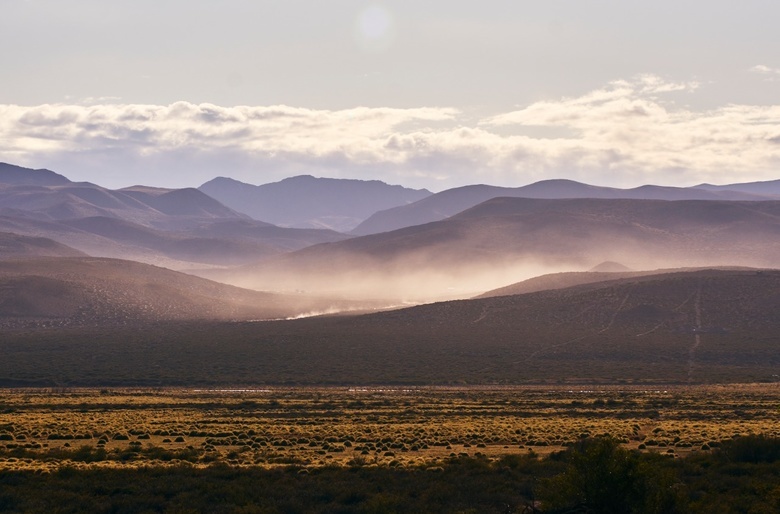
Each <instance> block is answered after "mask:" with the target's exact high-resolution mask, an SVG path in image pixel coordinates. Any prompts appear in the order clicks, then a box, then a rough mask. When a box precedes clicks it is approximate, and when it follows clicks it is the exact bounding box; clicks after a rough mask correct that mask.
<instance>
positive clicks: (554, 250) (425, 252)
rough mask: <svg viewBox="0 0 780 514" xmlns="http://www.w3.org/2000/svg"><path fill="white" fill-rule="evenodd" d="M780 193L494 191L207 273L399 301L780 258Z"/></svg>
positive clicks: (774, 262) (773, 262) (252, 283)
mask: <svg viewBox="0 0 780 514" xmlns="http://www.w3.org/2000/svg"><path fill="white" fill-rule="evenodd" d="M779 259H780V202H769V201H768V202H733V201H660V200H601V199H569V200H539V199H527V198H495V199H492V200H489V201H487V202H484V203H482V204H480V205H478V206H476V207H473V208H471V209H468V210H466V211H464V212H462V213H460V214H458V215H455V216H452V217H450V218H448V219H446V220H442V221H438V222H433V223H428V224H425V225H418V226H413V227H407V228H404V229H400V230H396V231H392V232H386V233H380V234H373V235H369V236H363V237H357V238H353V239H349V240H346V241H342V242H338V243H330V244H324V245H315V246H311V247H308V248H305V249H303V250H300V251H297V252H293V253H290V254H285V255H282V256H280V257H278V258H274V259H270V260H268V261H265V262H263V263H260V264H258V265H251V266H246V267H243V268H237V269H233V270H225V271H217V272H215V273H214V274H212V275H208V276H209V277H213V278H214V279H218V280H225V281H228V282H231V283H241V284H245V285H246V286H249V287H253V288H258V289H265V290H277V289H278V290H283V289H285V288H295V289H302V290H307V291H315V292H318V293H319V294H325V293H326V292H327V293H335V292H338V293H340V294H350V295H357V296H361V297H385V298H396V299H399V300H404V299H405V300H414V301H430V300H432V299H437V298H438V299H444V298H447V297H449V298H456V297H460V298H463V297H467V296H473V295H475V294H478V293H481V292H484V291H486V290H490V289H493V288H496V287H500V286H504V285H506V284H510V283H514V282H516V281H517V280H518V279H524V278H530V277H532V276H536V275H540V274H543V273H550V272H556V271H564V270H577V269H583V270H584V269H589V268H591V267H592V266H593V265H594V264H596V263H599V262H603V261H609V260H612V261H619V262H626V263H628V264H630V265H631V267H632V268H634V269H657V268H673V267H700V266H716V265H718V266H720V265H743V266H752V267H775V266H778V265H780V262H778V260H779Z"/></svg>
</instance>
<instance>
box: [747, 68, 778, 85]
mask: <svg viewBox="0 0 780 514" xmlns="http://www.w3.org/2000/svg"><path fill="white" fill-rule="evenodd" d="M749 71H750V72H751V73H757V74H759V75H763V76H764V81H765V82H777V81H778V80H780V68H771V67H769V66H766V65H765V64H758V65H756V66H753V67H752V68H750V70H749Z"/></svg>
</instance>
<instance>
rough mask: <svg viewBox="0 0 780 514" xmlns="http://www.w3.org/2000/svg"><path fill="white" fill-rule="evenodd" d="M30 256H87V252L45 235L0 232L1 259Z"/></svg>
mask: <svg viewBox="0 0 780 514" xmlns="http://www.w3.org/2000/svg"><path fill="white" fill-rule="evenodd" d="M30 257H86V254H84V253H83V252H80V251H78V250H75V249H73V248H71V247H69V246H65V245H63V244H60V243H58V242H56V241H52V240H51V239H47V238H45V237H28V236H20V235H18V234H12V233H8V232H0V260H8V259H22V258H30Z"/></svg>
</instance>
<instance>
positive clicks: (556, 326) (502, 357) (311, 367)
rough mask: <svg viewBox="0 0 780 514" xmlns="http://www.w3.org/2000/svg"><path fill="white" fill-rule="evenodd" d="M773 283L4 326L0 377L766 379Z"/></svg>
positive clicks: (729, 280)
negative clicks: (228, 318)
mask: <svg viewBox="0 0 780 514" xmlns="http://www.w3.org/2000/svg"><path fill="white" fill-rule="evenodd" d="M779 292H780V272H779V271H772V270H764V271H757V270H699V271H695V272H679V273H668V274H660V275H653V276H647V277H643V278H641V279H635V278H628V279H622V280H616V281H615V280H613V281H609V282H604V283H602V284H590V285H586V286H577V287H569V288H565V289H558V290H550V291H540V292H536V293H530V294H523V295H514V296H502V297H495V298H485V299H479V300H461V301H451V302H443V303H435V304H429V305H423V306H418V307H412V308H407V309H401V310H396V311H390V312H382V313H375V314H368V315H362V316H341V317H325V318H322V317H315V318H307V319H300V320H294V321H272V322H253V323H252V322H250V323H215V322H202V321H201V322H188V323H170V322H168V323H147V324H144V325H143V327H129V328H122V327H114V328H111V327H92V328H90V327H86V328H84V327H82V328H78V327H76V328H63V329H58V330H56V331H55V330H37V331H30V330H25V331H20V330H6V331H5V332H4V338H3V340H2V341H0V352H2V354H3V356H4V358H3V359H2V360H0V380H2V381H4V382H6V383H15V384H24V383H39V384H40V383H44V384H45V383H56V384H59V385H231V386H238V385H248V386H251V385H260V384H277V385H282V384H284V385H323V384H349V385H364V384H365V385H370V384H383V385H387V384H407V385H458V386H463V385H471V384H600V383H606V384H609V383H613V384H614V383H618V384H632V383H639V384H662V383H682V384H696V383H716V382H760V381H764V382H767V381H768V382H771V381H776V377H777V374H778V369H779V368H780V356H779V355H778V352H777V345H778V343H780V340H779V339H778V335H777V334H778V333H780V314H779V313H780V293H779ZM52 355H56V358H52ZM151 364H154V365H151Z"/></svg>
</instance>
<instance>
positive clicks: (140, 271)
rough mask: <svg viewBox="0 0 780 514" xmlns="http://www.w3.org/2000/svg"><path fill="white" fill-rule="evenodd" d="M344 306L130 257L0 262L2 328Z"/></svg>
mask: <svg viewBox="0 0 780 514" xmlns="http://www.w3.org/2000/svg"><path fill="white" fill-rule="evenodd" d="M350 307H354V305H352V304H350V303H349V302H344V301H331V300H327V299H320V298H309V297H304V296H297V297H294V296H283V295H274V294H269V293H261V292H257V291H249V290H245V289H240V288H237V287H233V286H226V285H224V284H219V283H216V282H211V281H209V280H204V279H202V278H198V277H194V276H191V275H186V274H183V273H178V272H174V271H171V270H167V269H164V268H158V267H155V266H149V265H146V264H140V263H137V262H133V261H124V260H116V259H98V258H91V257H90V258H58V259H55V258H52V259H26V260H23V261H19V260H16V261H14V260H6V261H0V326H4V327H6V328H8V327H24V326H29V327H35V326H56V327H64V326H79V325H100V326H112V325H125V324H130V325H133V324H138V323H141V322H153V321H160V320H209V319H223V320H224V319H243V320H246V319H268V318H280V317H281V318H284V317H291V316H297V315H301V314H305V313H307V312H309V311H312V310H325V309H339V308H344V309H349V308H350Z"/></svg>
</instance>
